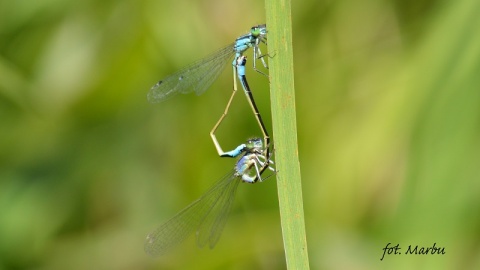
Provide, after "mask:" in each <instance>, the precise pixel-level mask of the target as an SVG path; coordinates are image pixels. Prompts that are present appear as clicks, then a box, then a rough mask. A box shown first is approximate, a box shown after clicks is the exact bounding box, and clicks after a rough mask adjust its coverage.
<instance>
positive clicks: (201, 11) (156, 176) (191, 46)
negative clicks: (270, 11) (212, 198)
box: [0, 0, 480, 270]
mask: <svg viewBox="0 0 480 270" xmlns="http://www.w3.org/2000/svg"><path fill="white" fill-rule="evenodd" d="M292 9H293V10H292V19H293V38H294V39H293V46H294V61H295V85H296V93H297V96H296V104H297V122H298V132H299V133H298V139H299V146H300V149H299V154H300V161H301V169H302V181H303V191H304V193H303V195H304V202H305V205H304V207H305V219H306V230H307V241H308V244H309V246H308V251H309V256H310V265H311V268H312V269H479V268H480V181H479V180H480V169H479V163H480V139H479V138H480V136H479V135H480V61H479V59H480V35H479V32H478V26H479V25H480V16H479V14H480V2H479V1H475V0H458V1H435V0H420V1H410V0H409V1H378V0H362V1H353V0H345V1H313V0H310V1H294V3H293V6H292ZM264 19H265V10H264V7H263V3H262V2H261V1H253V0H247V1H213V0H210V1H184V0H162V1H147V0H146V1H65V0H47V1H26V0H19V1H5V0H4V1H0V270H1V269H284V268H285V266H284V265H285V263H284V260H285V256H284V253H283V247H282V239H281V227H280V220H279V215H278V202H277V199H276V185H275V178H270V179H269V180H268V181H265V182H263V183H261V184H256V185H240V186H239V191H238V194H237V198H236V201H235V205H234V207H233V210H232V213H231V216H230V218H229V220H228V222H227V225H226V228H225V231H224V233H223V235H222V238H221V240H220V242H219V243H218V245H217V246H216V248H215V249H214V250H209V249H208V248H207V249H198V248H197V247H196V246H195V244H194V239H193V237H192V238H189V239H188V240H187V241H186V242H185V243H184V244H182V245H181V247H179V248H178V249H177V250H175V251H173V252H172V253H171V254H169V255H168V256H165V257H162V258H155V259H154V258H150V257H148V256H147V255H146V254H145V253H144V252H143V241H144V239H145V236H146V234H147V233H149V232H150V231H151V230H152V229H154V228H155V227H156V226H157V225H159V224H161V223H162V222H163V221H165V220H166V219H168V218H169V217H171V216H172V215H174V214H175V213H176V212H177V211H179V210H180V209H182V208H183V207H184V206H186V205H187V204H188V203H190V202H191V201H193V200H194V199H196V198H197V197H198V196H200V195H201V194H202V193H203V192H204V191H205V190H206V189H207V188H208V187H209V186H210V185H211V184H212V183H213V182H214V181H215V180H217V179H218V178H219V177H221V176H222V175H224V174H225V173H226V172H228V171H229V170H230V169H231V167H232V166H233V164H234V162H233V161H232V160H229V159H220V158H218V157H217V154H216V151H215V149H214V147H213V144H212V143H211V140H210V137H209V135H208V132H209V131H210V129H211V127H212V126H213V125H214V123H215V121H216V120H217V119H218V117H219V116H220V114H221V113H222V111H223V109H224V106H225V104H226V102H227V100H228V97H229V95H230V93H231V92H230V91H231V88H232V82H231V80H232V79H231V73H230V69H229V68H226V71H224V73H223V74H222V75H221V77H220V78H219V80H218V81H217V82H215V83H214V84H213V86H212V87H211V89H210V90H208V91H207V92H206V93H205V94H204V95H202V96H200V97H197V96H195V95H193V94H192V95H181V96H177V97H175V98H173V99H171V100H169V101H168V102H165V103H162V104H156V105H152V104H149V103H148V102H147V100H146V94H147V92H148V89H149V88H150V87H151V86H152V85H153V84H154V83H155V82H156V81H158V80H159V79H161V78H162V77H164V76H165V75H168V74H170V73H172V72H174V71H176V70H178V69H180V68H181V67H182V66H184V65H187V64H189V63H190V62H192V61H194V60H197V59H199V58H201V57H203V56H205V55H207V54H208V53H210V52H212V51H214V50H216V49H218V48H220V47H222V46H224V45H226V44H229V43H231V42H233V40H234V39H235V38H236V37H237V36H239V35H241V34H244V33H246V32H247V31H248V30H249V29H250V27H251V26H253V25H256V24H260V23H264ZM264 50H266V49H264ZM250 53H251V52H250ZM250 59H252V58H251V57H250ZM250 62H251V60H250ZM248 72H249V74H250V75H249V82H250V85H251V86H252V89H253V91H254V94H255V97H256V99H257V102H258V105H259V109H260V111H261V112H262V114H263V115H264V119H265V120H266V123H267V125H268V127H269V129H270V130H271V121H270V111H269V94H268V82H267V80H266V79H265V78H264V77H262V76H261V75H258V74H256V73H255V72H253V70H251V69H249V71H248ZM230 113H231V114H229V116H228V117H227V119H226V122H224V124H223V125H222V126H221V127H220V130H219V131H218V133H217V134H218V137H219V139H220V141H221V142H222V144H223V145H224V148H233V147H235V146H237V145H238V144H240V143H242V142H243V141H245V139H247V138H248V137H251V136H259V135H260V131H259V130H258V128H257V127H256V122H255V120H254V118H253V116H251V113H250V109H249V107H248V105H247V103H246V102H245V98H244V97H243V95H241V94H240V95H237V98H236V100H235V103H234V105H233V107H232V108H231V111H230ZM273 136H274V134H273ZM277 151H281V149H277ZM278 169H279V170H281V169H282V168H278ZM388 243H392V244H391V245H396V244H400V247H401V248H402V250H401V252H402V253H403V252H404V251H406V249H407V247H408V246H409V245H412V246H416V245H419V246H425V247H428V246H432V245H433V243H436V246H437V247H444V248H445V252H446V254H445V255H386V256H385V258H384V259H383V261H380V258H381V257H382V254H383V250H382V249H383V248H384V247H385V246H386V245H387V244H388Z"/></svg>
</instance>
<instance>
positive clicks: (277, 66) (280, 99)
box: [265, 0, 309, 269]
mask: <svg viewBox="0 0 480 270" xmlns="http://www.w3.org/2000/svg"><path fill="white" fill-rule="evenodd" d="M265 7H266V12H267V16H266V18H267V29H268V51H269V54H270V56H271V58H269V60H270V61H269V72H270V97H271V107H272V126H273V134H274V145H275V162H276V166H277V169H278V173H277V186H278V201H279V207H280V219H281V223H282V224H281V225H282V233H283V244H284V248H285V257H286V260H287V268H288V269H309V263H308V252H307V239H306V235H305V221H304V215H303V200H302V184H301V177H300V162H299V159H298V144H297V123H296V113H295V89H294V83H293V51H292V25H291V15H290V12H291V11H290V7H291V4H290V0H266V1H265Z"/></svg>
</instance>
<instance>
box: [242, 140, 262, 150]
mask: <svg viewBox="0 0 480 270" xmlns="http://www.w3.org/2000/svg"><path fill="white" fill-rule="evenodd" d="M245 145H246V147H245V148H246V150H247V152H250V153H251V152H257V151H259V152H261V151H263V141H262V139H260V138H252V139H248V140H247V142H246V143H245Z"/></svg>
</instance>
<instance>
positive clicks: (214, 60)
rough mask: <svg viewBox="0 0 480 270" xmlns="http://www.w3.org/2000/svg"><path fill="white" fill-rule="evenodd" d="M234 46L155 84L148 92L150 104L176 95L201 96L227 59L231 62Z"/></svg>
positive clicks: (221, 69)
mask: <svg viewBox="0 0 480 270" xmlns="http://www.w3.org/2000/svg"><path fill="white" fill-rule="evenodd" d="M234 53H235V51H234V44H230V45H228V46H226V47H224V48H222V49H220V50H218V51H216V52H214V53H212V54H210V55H208V56H207V57H205V58H203V59H201V60H198V61H196V62H194V63H192V64H190V65H189V66H187V67H185V68H183V69H182V70H180V71H178V72H176V73H173V74H171V75H170V76H168V77H166V78H165V79H163V80H161V81H159V82H158V83H157V84H155V85H154V86H153V87H152V88H151V89H150V91H149V92H148V95H147V98H148V101H149V102H151V103H158V102H162V101H164V100H166V99H168V98H170V97H173V96H175V95H176V94H178V93H182V94H187V93H190V92H193V91H195V93H196V94H197V95H201V94H203V92H205V91H206V90H207V89H208V88H209V87H210V85H212V83H213V82H214V81H215V80H216V79H217V78H218V76H219V75H220V73H221V72H222V71H223V69H224V67H225V64H226V63H227V62H228V61H227V59H230V60H231V61H233V55H234Z"/></svg>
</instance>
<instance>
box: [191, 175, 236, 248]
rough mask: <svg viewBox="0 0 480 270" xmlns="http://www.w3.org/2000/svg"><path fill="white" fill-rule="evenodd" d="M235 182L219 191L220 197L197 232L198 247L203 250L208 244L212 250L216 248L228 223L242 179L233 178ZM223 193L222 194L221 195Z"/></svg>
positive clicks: (228, 183)
mask: <svg viewBox="0 0 480 270" xmlns="http://www.w3.org/2000/svg"><path fill="white" fill-rule="evenodd" d="M233 179H234V180H233V181H230V182H225V184H224V185H222V188H221V189H219V190H218V193H219V194H218V196H217V199H216V201H215V202H213V203H212V205H211V207H210V210H209V211H208V213H206V215H205V217H204V219H203V220H202V222H201V223H200V226H199V227H198V230H197V245H198V246H199V247H200V248H203V247H204V246H205V245H206V244H207V243H208V246H209V247H210V248H213V247H215V244H217V242H218V240H220V235H222V231H223V228H224V227H225V224H226V223H227V218H228V214H229V213H230V210H231V209H232V205H233V201H234V200H235V194H236V191H237V187H238V184H239V183H240V179H237V178H236V177H235V176H233ZM220 192H221V193H220Z"/></svg>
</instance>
